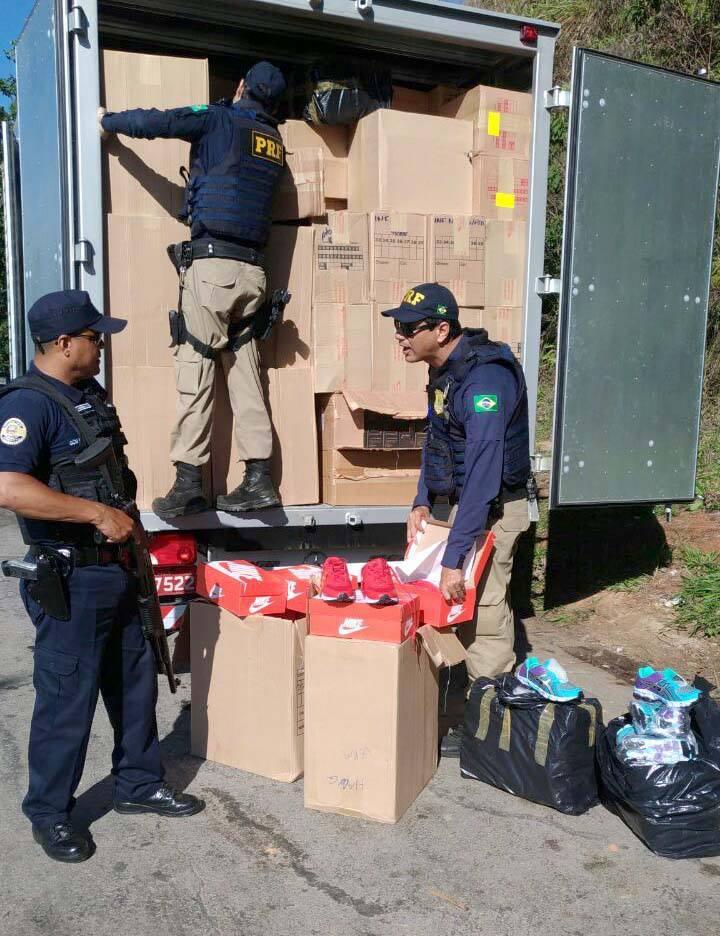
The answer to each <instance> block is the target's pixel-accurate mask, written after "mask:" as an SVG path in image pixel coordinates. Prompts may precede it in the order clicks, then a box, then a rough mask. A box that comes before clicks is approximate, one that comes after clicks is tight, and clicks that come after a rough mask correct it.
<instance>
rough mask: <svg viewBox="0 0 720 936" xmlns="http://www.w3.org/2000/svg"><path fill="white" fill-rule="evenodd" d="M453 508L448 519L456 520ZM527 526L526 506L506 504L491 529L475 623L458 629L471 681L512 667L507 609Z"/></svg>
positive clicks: (511, 624) (511, 622)
mask: <svg viewBox="0 0 720 936" xmlns="http://www.w3.org/2000/svg"><path fill="white" fill-rule="evenodd" d="M456 511H457V508H453V511H452V513H451V514H450V519H451V520H454V519H455V513H456ZM529 526H530V520H529V518H528V502H527V498H526V497H523V498H521V499H520V500H514V501H507V502H506V503H504V504H503V512H502V516H501V517H500V518H499V519H498V520H496V521H495V523H494V524H493V525H492V527H491V529H492V531H493V533H494V534H495V549H494V551H493V554H492V557H491V559H490V562H489V563H488V567H487V568H486V570H485V573H484V575H483V577H482V579H481V580H480V585H479V588H478V603H477V608H476V611H475V620H474V621H468V622H467V623H466V624H461V625H460V626H459V627H458V637H459V638H460V640H461V641H462V643H463V645H464V646H465V648H466V650H467V654H468V659H467V668H468V674H469V676H470V679H471V681H472V680H475V679H477V678H478V676H488V677H492V676H498V675H499V674H500V673H507V672H508V671H509V670H510V669H512V667H513V666H514V664H515V652H514V650H513V644H514V642H515V620H514V616H513V610H512V607H511V605H510V579H511V577H512V568H513V560H514V558H515V553H516V552H517V544H518V539H519V538H520V535H521V534H522V533H524V532H525V530H527V529H528V528H529Z"/></svg>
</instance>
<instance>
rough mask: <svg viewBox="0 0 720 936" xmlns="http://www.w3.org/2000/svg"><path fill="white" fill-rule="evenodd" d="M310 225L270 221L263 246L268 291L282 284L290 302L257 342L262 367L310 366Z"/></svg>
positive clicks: (311, 250) (311, 264)
mask: <svg viewBox="0 0 720 936" xmlns="http://www.w3.org/2000/svg"><path fill="white" fill-rule="evenodd" d="M314 239H315V232H314V230H313V228H312V227H306V226H298V225H294V224H273V226H272V230H271V232H270V240H269V241H268V244H267V247H266V249H265V256H266V258H267V269H268V279H267V293H268V295H272V293H273V292H274V291H275V290H276V289H280V288H285V289H287V291H288V292H289V293H290V297H291V298H290V302H289V303H288V304H287V306H286V307H285V312H284V315H283V320H282V322H280V323H279V324H278V325H276V326H275V328H274V329H273V330H272V332H271V333H270V337H269V338H268V339H267V341H263V342H261V344H260V346H259V347H260V358H261V361H262V364H263V366H264V367H275V368H285V367H293V368H303V367H304V368H309V367H311V366H312V360H311V356H312V283H313V269H312V268H313V243H314Z"/></svg>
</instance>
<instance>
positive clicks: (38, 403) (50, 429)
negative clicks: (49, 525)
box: [0, 364, 90, 538]
mask: <svg viewBox="0 0 720 936" xmlns="http://www.w3.org/2000/svg"><path fill="white" fill-rule="evenodd" d="M28 373H29V374H36V375H40V371H39V370H38V369H37V367H35V365H34V364H31V365H30V367H29V368H28ZM41 376H42V377H43V378H44V379H45V380H47V381H49V382H50V383H51V384H52V385H53V387H54V388H55V389H56V390H59V391H60V392H61V393H62V394H63V395H64V396H66V397H67V398H68V399H69V400H71V401H72V402H73V403H74V404H75V406H76V407H77V408H78V411H79V412H82V407H84V406H85V407H90V404H89V403H85V402H83V401H84V396H83V392H82V390H81V389H79V388H78V387H71V386H68V384H64V383H63V382H62V381H61V380H55V378H54V377H47V376H46V375H45V374H42V375H41ZM80 441H81V440H80V437H79V436H78V434H77V430H76V429H75V427H74V426H73V425H72V424H71V423H70V421H69V420H68V418H67V416H66V415H65V414H64V413H63V411H62V410H61V409H60V407H59V406H58V404H57V403H55V401H54V400H51V399H50V398H49V397H48V396H46V394H44V393H41V392H40V391H38V390H26V389H24V388H19V389H17V390H13V391H12V393H7V394H5V395H4V396H3V397H1V398H0V471H14V472H17V473H18V474H27V475H32V476H33V477H34V478H37V480H38V481H42V483H43V484H47V482H48V479H49V478H50V474H51V472H52V469H51V458H52V459H55V458H57V457H72V456H73V453H74V452H76V451H78V450H79V449H80ZM25 523H26V524H27V528H28V532H29V533H30V534H31V535H33V533H34V532H37V533H38V538H40V533H39V531H40V530H43V531H44V530H45V528H46V521H44V520H30V519H26V520H25ZM36 525H37V526H36Z"/></svg>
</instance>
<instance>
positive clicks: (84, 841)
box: [0, 290, 204, 862]
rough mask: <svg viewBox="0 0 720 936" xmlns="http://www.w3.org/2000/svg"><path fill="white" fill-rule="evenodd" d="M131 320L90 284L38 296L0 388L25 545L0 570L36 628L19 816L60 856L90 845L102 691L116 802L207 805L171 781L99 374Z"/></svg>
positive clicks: (8, 488) (155, 644)
mask: <svg viewBox="0 0 720 936" xmlns="http://www.w3.org/2000/svg"><path fill="white" fill-rule="evenodd" d="M126 324H127V323H126V322H125V321H124V320H123V319H111V318H108V317H106V316H103V315H101V314H100V312H99V311H98V310H97V309H96V308H95V307H94V306H93V305H92V303H91V301H90V297H89V296H88V294H87V293H86V292H83V291H79V290H66V291H63V292H57V293H51V294H49V295H46V296H43V297H42V298H41V299H39V300H38V301H37V302H36V303H35V304H34V305H33V307H32V308H31V309H30V312H29V314H28V327H29V330H30V334H31V335H32V339H33V342H34V344H35V348H36V354H35V358H34V360H33V362H32V364H31V365H30V367H29V369H28V371H27V373H26V374H25V376H24V377H21V378H19V379H18V380H16V381H13V382H12V383H11V384H9V385H8V386H7V387H5V388H3V390H2V391H0V507H4V508H7V509H8V510H12V511H13V512H14V513H15V514H16V515H17V519H18V523H19V525H20V529H21V531H22V534H23V539H24V540H25V542H26V543H27V545H28V547H29V550H28V553H27V555H26V557H25V559H24V560H8V561H7V562H5V563H3V571H4V573H5V574H6V575H12V576H16V577H18V578H20V580H21V581H20V594H21V597H22V600H23V603H24V605H25V607H26V609H27V612H28V614H29V615H30V619H31V620H32V623H33V625H34V627H35V631H36V636H35V652H34V672H33V682H34V686H35V693H36V699H35V708H34V711H33V716H32V724H31V728H30V746H29V753H28V765H29V786H28V792H27V795H26V796H25V799H24V801H23V812H24V813H25V815H26V816H27V817H28V819H29V820H30V821H31V823H32V828H33V836H34V838H35V840H36V841H37V842H38V843H39V844H40V845H41V846H42V847H43V849H44V850H45V852H46V853H47V854H48V855H49V856H50V857H51V858H53V859H55V860H57V861H65V862H79V861H84V860H85V859H86V858H89V857H90V856H91V855H92V853H93V851H94V843H93V840H92V838H91V836H90V833H89V832H88V831H87V830H84V829H79V828H76V827H75V826H73V824H72V821H71V811H72V808H73V806H74V803H75V799H74V794H75V791H76V789H77V786H78V783H79V782H80V777H81V775H82V771H83V766H84V761H85V753H86V750H87V745H88V739H89V736H90V728H91V725H92V720H93V716H94V712H95V706H96V704H97V699H98V694H101V695H102V698H103V702H104V704H105V708H106V709H107V712H108V715H109V717H110V722H111V724H112V726H113V731H114V737H115V746H114V750H113V755H112V774H113V777H114V808H115V810H116V811H117V812H120V813H124V814H130V813H141V812H152V813H156V814H158V815H162V816H189V815H192V814H194V813H197V812H199V811H200V810H201V809H202V808H203V806H204V803H203V802H202V800H199V799H197V798H196V797H194V796H191V795H189V794H185V793H178V792H176V791H174V790H173V789H172V788H170V787H169V786H167V785H166V784H165V782H164V770H163V766H162V763H161V759H160V744H159V740H158V734H157V724H156V721H155V704H156V701H157V672H163V673H164V674H165V675H166V676H167V678H168V680H169V682H170V687H171V690H172V691H174V690H175V677H174V675H173V673H172V667H171V664H170V659H169V654H168V650H167V642H166V640H165V633H164V630H163V627H162V620H161V618H160V609H159V605H158V603H157V595H156V593H155V589H154V579H153V576H152V570H151V567H150V557H149V555H148V553H147V548H146V545H145V536H144V532H143V530H142V528H141V527H140V525H139V515H138V513H137V508H136V507H135V505H134V502H133V498H134V496H135V488H136V482H135V477H134V475H133V474H132V472H131V471H130V469H129V467H128V464H127V459H126V458H125V455H124V453H123V447H124V445H125V443H126V439H125V437H124V435H123V433H122V429H121V427H120V421H119V419H118V417H117V414H116V412H115V408H114V407H113V406H112V405H111V404H110V403H108V401H107V398H106V394H105V391H104V390H103V388H102V387H101V386H100V384H99V383H98V382H97V381H96V380H95V379H94V377H95V375H96V374H97V373H98V372H99V370H100V352H101V349H102V348H103V341H104V340H105V339H107V337H108V336H109V335H111V334H113V333H115V332H119V331H121V330H122V329H123V328H124V327H125V325H126Z"/></svg>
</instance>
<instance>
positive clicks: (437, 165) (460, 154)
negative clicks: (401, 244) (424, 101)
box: [348, 109, 473, 282]
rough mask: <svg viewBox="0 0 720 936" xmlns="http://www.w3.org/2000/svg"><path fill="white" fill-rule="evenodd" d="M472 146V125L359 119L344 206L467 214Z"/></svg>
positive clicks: (395, 116) (388, 115)
mask: <svg viewBox="0 0 720 936" xmlns="http://www.w3.org/2000/svg"><path fill="white" fill-rule="evenodd" d="M472 148H473V140H472V124H469V123H467V122H466V121H464V120H450V119H448V118H446V117H434V116H430V115H424V114H408V113H403V112H402V111H395V110H386V109H381V110H377V111H375V112H374V113H373V114H369V115H368V116H367V117H363V118H362V120H360V121H359V123H358V125H357V129H356V131H355V136H354V137H353V140H352V143H351V144H350V155H349V157H348V207H349V208H350V210H351V211H377V210H379V209H385V210H390V211H402V212H420V213H424V214H430V213H432V212H438V213H442V212H448V213H449V214H463V213H467V212H468V211H470V210H471V209H470V205H471V203H472V165H471V161H470V156H469V154H470V153H471V152H472ZM418 282H421V281H420V280H418Z"/></svg>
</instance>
